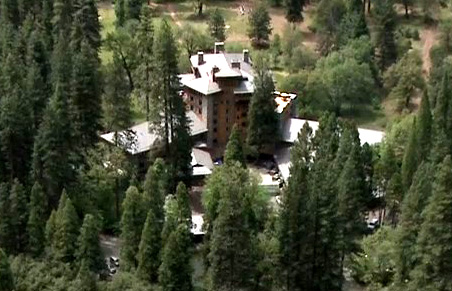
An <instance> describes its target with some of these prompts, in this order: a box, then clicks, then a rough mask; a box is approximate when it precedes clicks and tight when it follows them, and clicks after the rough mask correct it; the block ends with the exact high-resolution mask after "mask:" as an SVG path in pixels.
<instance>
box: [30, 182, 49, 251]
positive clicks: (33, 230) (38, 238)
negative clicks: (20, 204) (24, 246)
mask: <svg viewBox="0 0 452 291" xmlns="http://www.w3.org/2000/svg"><path fill="white" fill-rule="evenodd" d="M28 208H29V210H30V215H29V217H28V223H27V233H28V251H29V252H30V253H31V254H32V255H33V256H35V257H36V256H40V255H41V254H42V252H43V250H44V246H45V226H46V219H47V212H48V203H47V196H46V195H45V193H44V189H42V186H41V185H40V184H39V183H37V182H35V184H34V185H33V188H32V189H31V195H30V204H29V206H28Z"/></svg>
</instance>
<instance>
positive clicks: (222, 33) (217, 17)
mask: <svg viewBox="0 0 452 291" xmlns="http://www.w3.org/2000/svg"><path fill="white" fill-rule="evenodd" d="M225 29H226V25H225V24H224V17H223V15H222V14H221V12H220V10H218V8H216V9H215V10H214V11H213V14H212V15H211V16H210V21H209V32H210V35H211V36H212V38H213V39H214V40H215V41H225V40H226V30H225Z"/></svg>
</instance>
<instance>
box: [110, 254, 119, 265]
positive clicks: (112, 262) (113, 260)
mask: <svg viewBox="0 0 452 291" xmlns="http://www.w3.org/2000/svg"><path fill="white" fill-rule="evenodd" d="M111 265H113V266H114V267H119V259H118V258H117V257H113V256H111V257H110V266H111Z"/></svg>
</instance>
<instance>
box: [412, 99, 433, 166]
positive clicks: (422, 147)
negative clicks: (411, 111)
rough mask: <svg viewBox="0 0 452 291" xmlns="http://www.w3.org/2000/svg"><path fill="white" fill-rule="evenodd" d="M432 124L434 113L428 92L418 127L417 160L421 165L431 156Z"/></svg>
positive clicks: (421, 107)
mask: <svg viewBox="0 0 452 291" xmlns="http://www.w3.org/2000/svg"><path fill="white" fill-rule="evenodd" d="M432 122H433V121H432V112H431V109H430V101H429V96H428V95H427V91H424V95H423V96H422V100H421V106H420V109H419V113H418V117H417V126H416V136H417V139H418V142H417V145H418V146H417V147H418V148H417V159H418V162H419V163H420V162H421V161H425V160H426V159H427V158H428V156H429V154H430V150H431V145H432V135H433V134H432Z"/></svg>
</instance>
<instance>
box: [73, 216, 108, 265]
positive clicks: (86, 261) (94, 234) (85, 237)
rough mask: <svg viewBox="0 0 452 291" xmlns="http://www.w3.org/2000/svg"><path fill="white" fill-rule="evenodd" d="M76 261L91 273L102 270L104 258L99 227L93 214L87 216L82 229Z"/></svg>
mask: <svg viewBox="0 0 452 291" xmlns="http://www.w3.org/2000/svg"><path fill="white" fill-rule="evenodd" d="M76 259H77V261H78V262H79V263H80V264H81V266H82V267H87V268H88V270H89V271H92V272H97V271H100V270H101V269H102V265H103V258H102V251H101V248H100V244H99V226H98V223H97V221H96V220H95V218H94V216H93V215H91V214H87V215H85V218H84V220H83V224H82V227H81V228H80V235H79V237H78V241H77V252H76ZM82 267H81V270H82Z"/></svg>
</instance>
